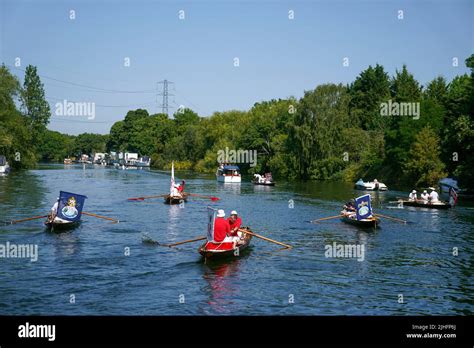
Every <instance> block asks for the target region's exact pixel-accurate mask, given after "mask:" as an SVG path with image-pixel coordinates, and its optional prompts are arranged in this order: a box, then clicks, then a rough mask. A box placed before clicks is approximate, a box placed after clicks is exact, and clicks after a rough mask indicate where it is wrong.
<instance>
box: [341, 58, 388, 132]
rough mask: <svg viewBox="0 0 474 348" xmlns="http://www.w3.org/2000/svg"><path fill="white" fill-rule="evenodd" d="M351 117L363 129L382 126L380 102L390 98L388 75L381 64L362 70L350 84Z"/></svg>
mask: <svg viewBox="0 0 474 348" xmlns="http://www.w3.org/2000/svg"><path fill="white" fill-rule="evenodd" d="M349 93H350V96H351V101H350V104H349V107H350V109H351V117H352V118H353V119H354V121H355V122H356V124H357V125H358V126H359V127H361V128H362V129H364V130H374V129H375V130H380V129H383V127H384V119H383V116H381V115H380V103H382V102H387V101H388V99H389V98H390V82H389V76H388V74H387V73H386V72H385V70H384V68H383V66H381V65H379V64H377V65H376V66H375V68H372V66H370V65H369V67H368V68H367V69H366V70H364V71H362V72H361V73H360V75H359V76H358V77H357V78H356V80H355V81H354V82H353V83H352V84H351V85H350V87H349Z"/></svg>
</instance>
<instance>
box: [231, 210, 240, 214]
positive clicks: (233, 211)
mask: <svg viewBox="0 0 474 348" xmlns="http://www.w3.org/2000/svg"><path fill="white" fill-rule="evenodd" d="M230 215H239V214H237V212H236V211H235V210H232V211H231V212H230Z"/></svg>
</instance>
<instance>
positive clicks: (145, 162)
mask: <svg viewBox="0 0 474 348" xmlns="http://www.w3.org/2000/svg"><path fill="white" fill-rule="evenodd" d="M150 164H151V158H150V157H149V156H143V157H140V159H139V160H138V161H136V162H135V165H136V166H137V167H139V168H148V167H150Z"/></svg>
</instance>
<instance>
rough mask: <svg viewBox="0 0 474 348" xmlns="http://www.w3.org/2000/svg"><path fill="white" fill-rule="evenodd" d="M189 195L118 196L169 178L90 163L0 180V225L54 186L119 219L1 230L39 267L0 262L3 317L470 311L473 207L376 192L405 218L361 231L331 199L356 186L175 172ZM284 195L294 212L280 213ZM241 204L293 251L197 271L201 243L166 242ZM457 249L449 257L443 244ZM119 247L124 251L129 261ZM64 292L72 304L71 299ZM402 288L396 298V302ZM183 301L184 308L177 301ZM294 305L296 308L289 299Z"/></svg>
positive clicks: (261, 252)
mask: <svg viewBox="0 0 474 348" xmlns="http://www.w3.org/2000/svg"><path fill="white" fill-rule="evenodd" d="M177 176H178V177H179V179H185V180H186V182H187V186H188V189H189V190H190V191H191V192H193V193H199V194H205V195H216V196H218V197H220V198H221V200H220V201H219V202H218V203H217V204H216V203H210V202H207V201H204V200H200V199H192V200H190V201H189V203H187V204H186V205H185V208H184V209H181V208H179V207H178V206H167V205H164V204H163V202H162V201H161V199H156V200H149V201H145V202H127V201H126V198H128V197H137V196H141V195H150V194H161V193H165V192H166V191H167V190H168V187H169V175H168V173H165V172H158V171H120V170H115V169H109V168H101V167H97V168H95V169H94V167H93V166H88V167H87V168H86V169H83V168H82V167H80V166H69V167H67V168H64V167H63V166H44V167H43V168H40V169H38V170H32V171H27V172H20V173H12V174H11V175H10V176H8V177H2V178H0V220H1V221H4V220H8V221H9V220H13V219H20V218H24V217H29V216H34V215H43V214H45V213H46V212H47V211H48V210H49V208H50V206H51V205H52V203H53V202H54V200H55V199H56V197H57V195H58V193H59V190H66V191H72V192H77V193H81V194H86V195H87V196H88V197H89V198H88V200H87V201H86V208H85V211H89V212H94V213H97V214H101V215H106V216H111V217H116V218H118V219H119V220H121V222H120V223H119V224H111V223H109V222H107V221H105V220H100V219H95V218H92V217H84V218H83V220H84V222H83V223H82V224H81V225H80V226H79V227H78V228H77V229H75V230H73V231H72V232H68V233H62V234H54V233H47V232H45V230H44V229H43V228H42V221H41V220H35V221H31V222H27V223H22V224H18V225H13V226H1V227H0V243H3V244H4V243H6V242H7V241H9V242H10V243H18V244H25V243H28V244H30V243H33V244H38V245H39V259H38V261H37V262H35V263H32V262H30V261H29V260H25V259H0V274H1V278H2V282H1V283H0V314H44V315H46V314H53V315H54V314H65V315H77V314H103V315H107V314H109V315H111V314H116V315H193V314H198V315H202V314H211V315H215V314H223V315H239V314H240V315H246V314H249V315H259V314H265V315H270V314H276V315H284V314H290V315H294V314H309V315H335V314H339V315H346V314H347V315H364V314H366V315H390V314H401V315H408V314H415V315H416V314H423V315H426V314H444V315H451V314H452V315H455V314H472V313H473V312H474V310H473V309H474V305H473V303H474V300H473V294H474V292H473V290H474V289H473V287H474V285H473V284H474V279H473V269H474V264H473V263H474V261H473V260H474V258H473V255H474V250H473V248H474V247H473V245H474V243H473V242H474V234H473V226H474V217H473V209H474V208H473V207H472V205H471V206H469V205H464V206H463V205H460V206H458V207H456V208H455V209H451V210H448V211H430V210H427V209H425V210H424V209H417V208H403V209H397V207H396V205H391V204H389V202H390V201H393V200H395V199H396V197H398V196H401V195H403V193H401V192H386V193H379V194H378V195H375V196H374V197H373V198H374V201H373V204H374V206H375V207H376V210H377V212H380V213H382V214H386V215H391V216H396V217H398V218H401V219H406V220H409V221H411V222H413V223H410V224H407V225H400V224H398V223H395V222H391V221H389V220H383V222H382V228H381V229H379V230H377V231H371V230H369V231H367V230H361V229H358V228H355V227H353V226H349V225H346V224H343V223H342V222H340V221H339V220H338V219H335V220H329V221H325V222H322V223H319V224H310V223H309V221H310V220H313V219H317V218H320V217H325V216H332V215H336V214H338V213H339V211H340V207H341V203H342V202H344V201H345V200H348V199H350V198H352V197H354V196H355V195H357V194H359V193H360V192H356V191H354V190H353V189H352V187H351V185H347V184H343V183H318V182H312V183H302V182H300V183H284V182H280V183H278V186H276V187H258V186H257V187H254V186H253V185H251V184H250V183H247V182H244V183H242V184H241V185H240V186H239V185H237V186H236V185H230V186H229V185H223V184H218V183H216V182H215V180H214V178H213V177H205V176H198V175H194V174H189V173H179V174H178V175H177ZM290 200H292V201H293V203H294V208H293V209H290V208H289V205H290ZM207 205H213V206H215V207H220V208H223V209H225V210H226V211H227V212H229V211H230V210H233V209H235V210H237V211H238V212H239V213H240V214H241V215H242V216H243V219H244V224H245V225H249V226H251V227H252V229H253V230H254V231H255V232H258V233H261V234H264V235H266V236H268V237H270V238H273V239H276V240H280V241H282V242H285V243H288V244H291V245H293V246H294V247H295V248H294V249H292V250H280V249H279V247H278V246H277V245H273V244H269V243H267V242H264V241H262V240H259V239H255V238H254V239H253V240H252V247H251V248H250V249H249V250H248V252H246V253H245V254H244V255H243V256H242V257H241V258H239V259H236V260H233V261H231V262H226V263H222V262H221V263H214V264H204V263H202V262H201V259H200V257H199V254H198V253H197V248H198V246H199V244H196V243H193V244H187V245H186V244H185V245H182V246H180V247H178V248H175V249H169V248H163V247H158V246H155V245H149V244H146V243H143V242H142V235H143V234H144V233H146V234H148V235H149V236H150V238H152V239H154V240H159V241H163V242H167V243H171V242H176V241H180V240H185V239H190V238H193V237H196V236H201V235H204V233H205V231H206V206H207ZM333 242H336V243H343V244H345V243H361V244H364V245H365V246H366V255H365V260H364V261H363V262H358V261H357V260H355V259H335V258H333V259H328V258H326V257H325V256H324V251H325V249H324V247H325V245H327V244H332V243H333ZM454 247H457V248H458V250H459V255H458V256H453V255H452V251H453V248H454ZM125 248H129V250H130V256H125V255H124V253H125V250H126V249H125ZM71 294H74V296H75V299H76V303H75V304H71V303H69V300H70V296H71ZM399 294H403V297H404V303H403V304H400V303H398V301H397V300H398V296H399ZM180 295H184V298H183V297H181V300H183V299H184V303H180ZM290 299H294V303H289V302H290V301H289V300H290Z"/></svg>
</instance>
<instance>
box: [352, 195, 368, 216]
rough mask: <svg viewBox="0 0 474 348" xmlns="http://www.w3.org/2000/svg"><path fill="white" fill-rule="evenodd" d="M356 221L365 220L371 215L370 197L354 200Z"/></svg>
mask: <svg viewBox="0 0 474 348" xmlns="http://www.w3.org/2000/svg"><path fill="white" fill-rule="evenodd" d="M355 201H356V213H357V220H362V219H367V218H368V217H369V216H371V215H372V206H371V205H370V195H368V194H367V195H364V196H360V197H357V198H356V200H355Z"/></svg>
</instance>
